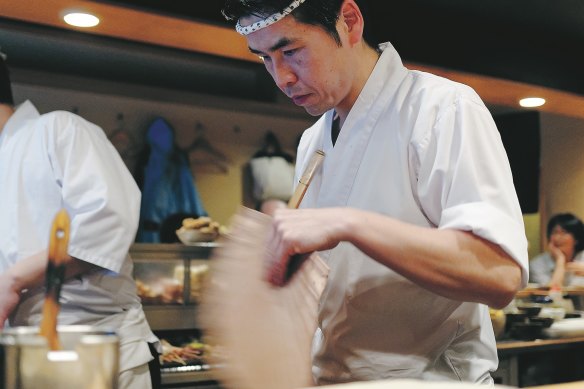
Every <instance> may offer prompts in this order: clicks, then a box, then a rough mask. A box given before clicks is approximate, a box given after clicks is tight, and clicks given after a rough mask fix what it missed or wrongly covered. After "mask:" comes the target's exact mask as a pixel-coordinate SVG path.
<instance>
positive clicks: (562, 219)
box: [547, 213, 584, 253]
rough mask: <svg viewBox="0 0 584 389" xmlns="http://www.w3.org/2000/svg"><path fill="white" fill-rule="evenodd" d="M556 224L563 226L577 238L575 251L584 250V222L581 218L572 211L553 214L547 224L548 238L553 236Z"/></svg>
mask: <svg viewBox="0 0 584 389" xmlns="http://www.w3.org/2000/svg"><path fill="white" fill-rule="evenodd" d="M555 226H560V227H562V228H563V229H564V230H566V231H567V232H569V233H570V234H571V235H572V236H573V237H574V240H576V247H574V252H575V253H577V252H579V251H582V250H584V224H582V221H581V220H580V219H578V218H577V217H576V216H574V215H573V214H571V213H559V214H557V215H554V216H552V218H551V219H550V220H549V221H548V225H547V238H548V239H549V238H550V237H551V236H552V232H553V230H554V227H555Z"/></svg>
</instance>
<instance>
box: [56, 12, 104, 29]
mask: <svg viewBox="0 0 584 389" xmlns="http://www.w3.org/2000/svg"><path fill="white" fill-rule="evenodd" d="M63 20H64V21H65V23H67V24H70V25H72V26H75V27H95V26H97V25H98V24H99V18H98V17H97V16H95V15H92V14H89V13H86V12H68V13H66V14H65V15H64V16H63Z"/></svg>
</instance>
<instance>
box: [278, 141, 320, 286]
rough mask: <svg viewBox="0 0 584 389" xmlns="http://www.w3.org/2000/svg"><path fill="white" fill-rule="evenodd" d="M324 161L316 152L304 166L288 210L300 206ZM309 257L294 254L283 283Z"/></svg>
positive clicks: (287, 280)
mask: <svg viewBox="0 0 584 389" xmlns="http://www.w3.org/2000/svg"><path fill="white" fill-rule="evenodd" d="M323 161H324V151H322V150H316V151H315V152H314V154H313V156H312V158H311V159H310V161H309V162H308V165H306V168H305V169H304V174H302V176H301V177H300V179H299V180H298V186H296V190H295V191H294V194H293V195H292V197H291V198H290V200H289V201H288V208H292V209H296V208H298V207H299V206H300V203H301V202H302V199H303V198H304V195H305V194H306V190H307V189H308V186H309V185H310V182H311V181H312V177H314V173H315V172H316V171H317V170H318V169H320V166H321V165H322V162H323ZM309 256H310V254H296V255H293V256H292V258H290V261H289V262H288V266H287V267H286V276H285V279H284V283H288V282H290V280H291V279H292V276H294V274H295V273H296V272H297V271H298V269H299V268H300V266H302V263H303V262H304V261H305V260H306V259H307V258H308V257H309Z"/></svg>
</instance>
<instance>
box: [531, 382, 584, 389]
mask: <svg viewBox="0 0 584 389" xmlns="http://www.w3.org/2000/svg"><path fill="white" fill-rule="evenodd" d="M528 388H537V389H582V388H584V381H575V382H567V383H564V384H552V385H542V386H529V387H528Z"/></svg>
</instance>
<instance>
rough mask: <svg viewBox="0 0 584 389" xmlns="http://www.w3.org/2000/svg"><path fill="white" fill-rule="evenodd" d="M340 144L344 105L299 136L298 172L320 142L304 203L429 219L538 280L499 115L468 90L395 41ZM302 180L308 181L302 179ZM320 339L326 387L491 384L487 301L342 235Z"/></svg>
mask: <svg viewBox="0 0 584 389" xmlns="http://www.w3.org/2000/svg"><path fill="white" fill-rule="evenodd" d="M381 48H382V49H383V50H384V51H383V53H382V55H381V57H380V59H379V61H378V63H377V65H376V67H375V69H374V70H373V73H372V74H371V76H370V77H369V79H368V81H367V83H366V85H365V87H364V89H363V91H362V92H361V94H360V95H359V97H358V99H357V101H356V102H355V105H354V106H353V108H352V109H351V111H350V113H349V115H348V116H347V119H346V120H345V123H344V125H343V128H342V130H341V132H340V134H339V137H338V139H337V141H336V144H335V146H334V148H333V145H332V142H331V130H330V129H331V122H332V117H333V112H327V113H325V114H324V115H323V116H322V117H321V118H320V119H319V120H318V121H317V122H316V123H315V124H314V125H313V126H312V127H311V128H309V129H308V130H307V131H306V132H305V133H304V134H303V137H302V139H301V142H300V144H299V150H298V159H297V170H296V175H297V177H296V178H298V176H299V175H300V174H301V172H302V171H303V169H304V167H305V166H306V164H307V163H308V161H309V160H310V158H311V157H312V155H313V153H314V151H315V150H317V149H322V150H324V152H325V154H326V157H325V159H324V164H323V168H322V171H321V174H318V175H317V176H315V177H314V179H313V181H312V183H311V186H310V187H309V189H308V192H307V193H306V196H305V198H304V200H303V202H302V204H301V207H302V208H309V207H338V206H341V207H342V206H348V207H355V208H359V209H363V210H367V211H372V212H376V213H380V214H383V215H387V216H390V217H393V218H396V219H399V220H402V221H404V222H408V223H411V224H415V225H418V226H424V227H431V228H441V229H446V228H448V229H458V230H463V231H472V233H474V234H475V235H478V236H480V237H482V238H484V239H486V240H489V241H491V242H493V243H495V244H497V245H499V246H500V247H501V248H502V249H503V250H505V251H506V252H507V253H509V254H510V255H511V256H512V257H513V258H514V259H515V260H516V261H517V262H518V263H519V264H520V265H521V268H522V276H523V284H524V285H525V284H526V282H527V239H526V237H525V232H524V227H523V219H522V214H521V210H520V207H519V202H518V200H517V196H516V193H515V190H514V186H513V181H512V177H511V170H510V167H509V163H508V160H507V156H506V153H505V150H504V147H503V144H502V143H501V139H500V136H499V133H498V131H497V129H496V126H495V124H494V122H493V119H492V117H491V115H490V113H489V111H488V110H487V108H486V107H485V106H484V104H483V103H482V101H481V100H480V98H479V97H478V95H477V94H476V93H475V92H474V91H473V90H472V89H471V88H469V87H467V86H465V85H461V84H458V83H455V82H452V81H449V80H446V79H443V78H440V77H437V76H434V75H431V74H428V73H423V72H419V71H411V70H408V69H406V68H405V67H404V66H403V64H402V62H401V59H400V57H399V55H398V53H397V52H396V51H395V49H394V48H393V47H392V46H391V45H390V44H389V43H386V44H383V45H381ZM296 182H297V180H296ZM321 255H322V256H323V258H324V259H325V260H326V261H327V263H328V264H329V266H330V268H331V273H330V275H329V282H328V285H327V288H326V289H325V291H324V294H323V298H322V301H321V307H320V312H319V327H320V329H319V331H318V332H317V334H316V336H315V343H314V351H315V355H314V369H313V371H314V374H315V378H316V380H317V382H318V383H319V384H326V383H334V382H345V381H360V380H379V379H386V378H419V379H424V380H462V381H471V382H478V383H492V378H491V376H490V374H489V372H490V371H494V370H495V369H496V368H497V363H498V360H497V352H496V343H495V337H494V335H493V329H492V326H491V323H490V318H489V313H488V307H487V306H485V305H482V304H476V303H469V302H464V303H463V302H460V301H454V300H450V299H448V298H445V297H441V296H438V295H436V294H434V293H432V292H429V291H428V290H426V289H423V288H421V287H420V286H418V285H416V284H414V283H412V282H410V281H409V280H407V279H406V278H404V277H402V276H401V275H399V274H397V273H395V272H394V271H392V270H390V269H389V268H387V267H384V266H383V265H381V264H379V263H377V262H376V261H374V260H373V259H371V258H369V257H367V256H366V255H365V254H363V253H362V252H361V251H359V250H358V249H357V248H356V247H354V246H352V245H351V244H349V243H347V242H341V244H339V245H338V246H337V247H336V248H334V249H332V250H329V251H325V252H322V253H321Z"/></svg>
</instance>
